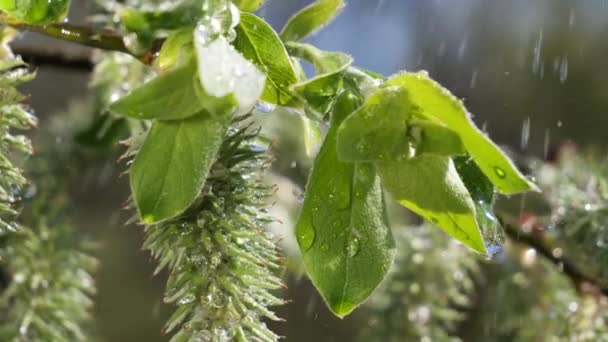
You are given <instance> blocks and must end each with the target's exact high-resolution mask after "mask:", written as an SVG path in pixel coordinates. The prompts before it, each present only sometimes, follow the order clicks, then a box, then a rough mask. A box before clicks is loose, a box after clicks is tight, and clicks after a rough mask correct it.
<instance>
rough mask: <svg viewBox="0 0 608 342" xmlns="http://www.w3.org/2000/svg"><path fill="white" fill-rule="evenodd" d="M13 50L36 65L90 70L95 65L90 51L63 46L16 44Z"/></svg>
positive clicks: (26, 60) (29, 62) (27, 61)
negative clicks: (71, 49)
mask: <svg viewBox="0 0 608 342" xmlns="http://www.w3.org/2000/svg"><path fill="white" fill-rule="evenodd" d="M12 50H13V52H14V53H15V54H17V55H19V56H21V58H23V60H24V61H25V62H26V63H28V64H31V65H35V66H54V67H59V68H66V69H74V70H78V71H85V72H89V71H92V70H93V67H94V66H95V65H94V63H93V61H92V56H91V53H89V52H71V51H69V50H68V49H62V48H56V47H53V48H42V47H30V46H21V45H16V46H14V47H13V49H12Z"/></svg>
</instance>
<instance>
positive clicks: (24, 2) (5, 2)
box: [0, 0, 70, 24]
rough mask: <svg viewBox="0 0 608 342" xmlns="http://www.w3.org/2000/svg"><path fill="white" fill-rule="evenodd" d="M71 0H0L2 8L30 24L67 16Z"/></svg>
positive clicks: (47, 22)
mask: <svg viewBox="0 0 608 342" xmlns="http://www.w3.org/2000/svg"><path fill="white" fill-rule="evenodd" d="M69 7H70V0H0V10H2V11H4V12H6V13H8V14H9V15H10V16H12V17H15V18H17V19H19V20H21V21H23V22H25V23H28V24H49V23H53V22H58V21H61V20H63V19H64V18H65V16H66V15H67V13H68V8H69Z"/></svg>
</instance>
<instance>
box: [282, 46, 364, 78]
mask: <svg viewBox="0 0 608 342" xmlns="http://www.w3.org/2000/svg"><path fill="white" fill-rule="evenodd" d="M286 47H287V49H288V51H289V53H291V54H292V55H293V56H295V57H299V58H302V59H304V60H306V61H308V62H310V63H312V64H313V65H314V66H315V72H316V74H317V76H328V75H333V74H337V73H340V72H343V71H344V70H346V68H348V67H349V66H350V65H351V64H352V63H353V58H352V57H351V56H349V55H347V54H345V53H342V52H335V51H323V50H320V49H317V48H316V47H315V46H314V45H310V44H305V43H296V42H289V43H287V44H286Z"/></svg>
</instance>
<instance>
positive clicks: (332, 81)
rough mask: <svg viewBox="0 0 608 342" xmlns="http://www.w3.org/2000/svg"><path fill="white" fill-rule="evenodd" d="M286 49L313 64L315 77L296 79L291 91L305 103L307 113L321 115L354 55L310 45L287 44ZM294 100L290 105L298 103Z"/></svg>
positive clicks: (336, 91) (323, 113)
mask: <svg viewBox="0 0 608 342" xmlns="http://www.w3.org/2000/svg"><path fill="white" fill-rule="evenodd" d="M287 47H288V49H289V52H290V53H291V54H292V55H293V56H295V57H298V58H303V59H305V60H307V61H308V62H310V63H312V64H313V65H314V66H315V72H316V75H315V77H313V78H311V79H309V80H305V81H301V82H298V83H296V84H294V85H292V86H291V88H290V90H291V92H292V93H293V94H294V95H295V97H296V99H297V100H298V101H301V102H303V103H305V104H306V105H307V108H306V109H307V110H308V111H310V113H309V114H310V116H312V117H315V118H316V119H321V118H323V117H324V116H325V115H326V114H327V112H328V111H329V109H330V108H331V106H332V104H333V100H334V98H335V96H336V94H338V92H339V91H340V90H341V89H342V78H343V76H344V71H345V70H346V69H347V68H348V67H349V66H350V65H351V64H352V62H353V58H352V57H351V56H349V55H347V54H344V53H341V52H330V51H322V50H319V49H317V48H316V47H314V46H312V45H310V44H301V43H293V42H292V43H288V44H287ZM296 99H294V101H292V102H291V103H290V105H291V106H297V103H296V102H297V101H296Z"/></svg>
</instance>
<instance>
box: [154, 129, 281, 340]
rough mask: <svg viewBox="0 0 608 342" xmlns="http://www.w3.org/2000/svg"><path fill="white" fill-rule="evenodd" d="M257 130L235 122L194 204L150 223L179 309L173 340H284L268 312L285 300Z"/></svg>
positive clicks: (170, 298)
mask: <svg viewBox="0 0 608 342" xmlns="http://www.w3.org/2000/svg"><path fill="white" fill-rule="evenodd" d="M256 135H257V134H256V133H255V132H254V133H252V132H249V131H248V130H247V129H246V128H242V129H238V128H233V129H231V130H230V132H229V133H228V136H227V137H226V140H225V141H224V143H223V146H222V148H221V150H220V153H219V156H218V160H217V161H216V162H215V164H214V166H213V167H212V170H211V173H210V176H209V178H208V179H207V183H206V185H205V188H204V190H203V192H202V194H201V195H200V198H199V199H198V200H197V201H196V202H195V204H194V205H193V206H192V207H191V208H190V209H189V210H187V211H186V212H185V213H184V214H182V215H181V216H179V217H178V218H176V219H174V220H172V221H171V222H167V223H160V224H156V225H151V226H147V227H146V240H145V243H144V247H145V248H146V249H147V250H149V251H150V252H151V254H152V255H153V256H154V257H155V258H156V259H157V260H158V263H159V264H158V268H157V272H158V271H160V270H162V269H163V268H168V269H169V272H170V275H169V280H168V281H167V289H166V292H165V298H164V300H165V302H167V303H171V304H174V305H176V306H177V309H176V310H175V312H174V313H173V315H172V316H171V318H170V319H169V321H168V322H167V324H166V326H165V330H166V332H172V331H175V332H176V333H175V335H174V336H173V338H172V339H171V341H277V340H278V336H277V335H275V334H274V333H273V332H272V331H271V330H269V329H268V327H267V326H266V324H265V323H264V322H263V320H264V319H265V318H267V319H271V320H279V318H278V317H277V316H276V315H275V314H274V313H273V312H272V311H271V310H270V309H269V307H270V306H275V305H280V304H283V302H284V301H283V300H282V299H280V298H278V297H276V296H275V295H273V293H272V292H273V291H275V290H277V289H279V288H281V287H282V286H283V285H282V282H281V279H279V278H278V277H277V276H276V275H275V273H276V270H277V269H278V268H279V267H280V263H281V258H280V257H279V255H278V248H277V244H276V241H275V240H274V239H273V238H272V237H271V236H270V235H269V234H268V233H266V232H265V231H264V230H263V228H262V227H263V226H264V225H265V224H266V223H268V222H270V221H271V218H270V217H269V216H268V215H267V213H266V209H265V208H266V204H265V201H266V199H267V197H268V195H269V189H268V188H267V187H266V186H265V185H264V184H263V183H262V180H261V177H262V175H263V171H264V168H265V165H266V164H267V156H265V154H264V153H263V152H261V151H258V150H256V149H255V148H254V147H253V145H252V142H253V139H254V138H255V136H256Z"/></svg>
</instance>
